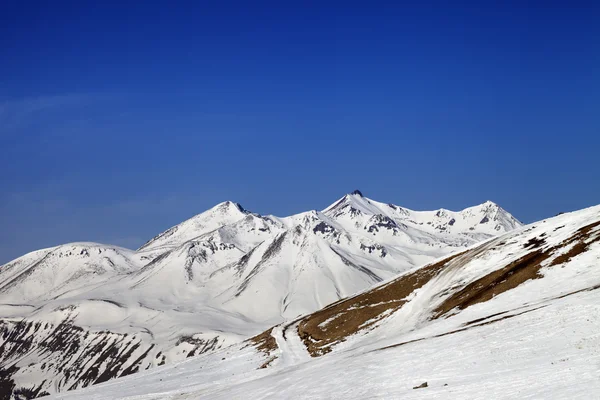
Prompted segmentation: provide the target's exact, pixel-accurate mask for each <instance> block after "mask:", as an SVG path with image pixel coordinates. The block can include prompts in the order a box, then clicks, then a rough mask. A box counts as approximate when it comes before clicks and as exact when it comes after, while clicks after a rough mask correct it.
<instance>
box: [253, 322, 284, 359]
mask: <svg viewBox="0 0 600 400" xmlns="http://www.w3.org/2000/svg"><path fill="white" fill-rule="evenodd" d="M272 331H273V328H271V329H268V330H266V331H264V332H263V333H261V334H259V335H256V336H254V337H251V338H250V339H248V341H249V342H250V343H251V344H250V345H253V346H254V347H255V348H256V349H257V350H259V351H262V352H263V353H265V354H266V355H268V356H269V355H271V352H272V351H275V350H277V341H276V340H275V338H274V337H273V336H271V332H272Z"/></svg>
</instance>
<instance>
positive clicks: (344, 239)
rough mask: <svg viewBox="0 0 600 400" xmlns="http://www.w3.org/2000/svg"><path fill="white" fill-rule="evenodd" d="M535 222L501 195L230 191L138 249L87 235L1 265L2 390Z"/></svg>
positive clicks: (254, 328) (91, 368) (174, 354)
mask: <svg viewBox="0 0 600 400" xmlns="http://www.w3.org/2000/svg"><path fill="white" fill-rule="evenodd" d="M520 225H521V224H520V223H519V222H518V221H517V220H516V219H514V218H513V217H512V216H511V215H510V214H509V213H507V212H506V211H504V210H503V209H502V208H500V207H499V206H497V205H496V204H494V203H491V202H486V203H484V204H482V205H479V206H475V207H471V208H468V209H465V210H463V211H459V212H452V211H448V210H436V211H430V212H428V211H412V210H408V209H405V208H402V207H399V206H396V205H393V204H385V203H380V202H376V201H374V200H371V199H368V198H366V197H364V196H363V195H362V194H361V193H360V192H354V193H351V194H348V195H346V196H344V197H342V198H341V199H339V200H338V201H336V202H335V203H333V204H332V205H331V206H330V207H327V208H326V209H325V210H323V211H309V212H305V213H301V214H297V215H293V216H290V217H284V218H279V217H274V216H262V215H258V214H255V213H251V212H249V211H247V210H245V209H244V208H243V207H241V206H240V205H239V204H237V203H233V202H224V203H221V204H218V205H217V206H215V207H213V208H212V209H210V210H208V211H206V212H204V213H201V214H199V215H196V216H194V217H193V218H190V219H189V220H187V221H184V222H183V223H181V224H179V225H176V226H174V227H172V228H170V229H168V230H167V231H165V232H163V233H161V234H159V235H157V236H156V237H155V238H153V239H152V240H150V241H149V242H148V243H146V244H145V245H143V246H142V247H141V248H140V249H138V250H137V251H132V250H127V249H123V248H119V247H116V246H110V245H101V244H96V243H73V244H67V245H63V246H58V247H55V248H50V249H44V250H40V251H37V252H33V253H30V254H27V255H25V256H23V257H21V258H19V259H17V260H15V261H13V262H10V263H8V264H6V265H4V266H2V267H0V368H1V370H0V372H1V373H0V399H1V398H10V397H11V396H12V397H17V396H21V397H28V398H32V397H36V396H39V395H41V394H45V393H55V392H60V391H64V390H69V389H76V388H81V387H84V386H87V385H90V384H94V383H100V382H104V381H106V380H109V379H112V378H115V377H122V376H126V375H129V374H131V373H134V372H138V371H142V370H145V369H148V368H151V367H155V366H159V365H164V364H169V363H172V362H175V361H180V360H183V359H185V358H187V357H191V356H194V355H198V354H201V353H205V352H208V351H212V350H215V349H218V348H221V347H223V346H228V345H231V344H234V343H238V342H240V341H242V340H244V339H247V338H249V337H251V336H254V335H256V334H258V333H259V332H261V331H263V330H264V329H266V328H268V327H270V326H273V325H276V324H279V323H282V322H283V321H286V320H293V319H294V318H297V317H298V316H300V315H304V314H307V313H310V312H313V311H316V310H318V309H321V308H322V307H324V306H326V305H328V304H330V303H333V302H335V301H338V300H339V299H341V298H343V297H346V296H349V295H352V294H354V293H356V292H358V291H361V290H364V289H366V288H369V287H371V286H373V285H375V284H377V283H379V282H381V281H384V280H386V279H389V278H392V277H394V276H396V275H397V274H398V273H401V272H404V271H406V270H408V269H411V268H414V267H415V266H418V265H421V264H423V263H426V262H430V261H432V260H434V259H436V258H438V257H440V256H444V255H447V254H450V253H453V252H455V251H457V250H461V249H465V248H466V247H468V246H471V245H473V244H475V243H477V242H479V241H480V240H483V239H488V238H490V237H492V236H493V235H496V234H500V233H504V232H507V231H510V230H512V229H514V228H517V227H519V226H520Z"/></svg>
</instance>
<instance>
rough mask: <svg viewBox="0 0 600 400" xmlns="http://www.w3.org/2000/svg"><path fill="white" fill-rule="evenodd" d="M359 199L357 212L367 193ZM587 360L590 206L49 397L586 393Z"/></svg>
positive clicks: (593, 217) (599, 284)
mask: <svg viewBox="0 0 600 400" xmlns="http://www.w3.org/2000/svg"><path fill="white" fill-rule="evenodd" d="M353 200H354V199H353V198H349V199H345V200H344V201H342V202H340V203H339V204H338V205H336V206H334V207H332V208H329V209H328V210H326V211H325V212H324V213H323V214H325V215H328V216H329V217H330V218H332V217H333V215H335V213H336V212H337V211H334V210H344V209H346V208H349V207H346V206H345V205H344V204H345V202H346V201H353ZM360 201H361V203H358V199H357V204H361V205H363V206H364V207H363V208H361V209H360V210H361V213H365V214H366V213H367V209H368V207H367V206H368V205H370V204H373V202H370V201H366V200H360ZM363 201H364V204H362V202H363ZM354 208H355V209H356V210H359V208H357V207H354ZM377 209H378V210H379V208H377ZM482 210H487V211H489V210H490V206H489V205H484V206H482V207H476V208H475V209H472V210H470V211H467V212H464V213H459V214H462V215H465V216H471V215H473V218H474V220H477V219H478V218H480V217H481V215H477V216H475V215H476V214H477V212H478V211H482ZM487 211H486V212H487ZM347 214H348V215H350V214H351V211H350V210H348V211H347ZM371 214H372V212H371ZM408 214H412V213H411V212H408ZM433 214H436V213H433ZM355 215H356V212H355ZM421 215H427V214H421ZM388 216H389V217H390V218H391V216H390V215H388ZM452 218H456V217H455V216H452ZM488 218H490V220H493V218H494V214H493V213H491V214H490V215H489V216H488ZM363 219H364V220H368V219H369V218H368V217H367V216H364V217H363ZM392 220H394V221H395V219H393V218H392ZM498 220H500V217H498V219H497V221H498ZM509 220H510V219H509ZM458 221H459V220H458V219H457V220H456V222H455V224H456V225H458V226H461V224H463V223H464V226H466V227H469V226H470V222H468V221H465V220H462V221H461V224H459V223H458ZM415 222H416V224H417V225H418V224H419V221H418V220H416V221H415ZM398 223H400V222H398ZM413 225H414V224H413ZM425 225H428V224H427V222H425ZM407 226H409V225H408V224H407ZM355 228H356V229H355V232H357V231H359V230H360V229H364V225H361V224H359V225H357V226H355ZM433 229H435V227H434V228H433ZM468 229H469V228H467V230H468ZM368 230H369V229H368V227H367V231H368ZM388 233H389V232H388ZM390 237H394V236H393V235H390ZM390 254H391V252H390ZM599 360H600V206H596V207H592V208H588V209H585V210H581V211H577V212H573V213H568V214H563V215H560V216H557V217H555V218H551V219H547V220H543V221H539V222H537V223H534V224H532V225H528V226H525V227H521V228H518V229H516V230H514V231H513V232H509V233H505V234H503V235H500V236H499V237H496V238H492V239H489V240H487V241H485V242H483V243H479V244H476V245H473V246H471V247H470V248H469V249H462V250H459V251H456V252H454V253H453V254H452V255H447V256H444V257H441V258H439V259H437V260H435V261H433V262H430V263H428V264H425V265H423V266H421V267H417V268H412V269H409V270H407V271H405V272H404V273H402V274H400V275H398V276H397V277H395V278H393V279H390V280H387V281H385V282H382V283H380V284H379V285H377V286H375V287H372V288H369V289H365V290H363V291H362V292H360V293H358V294H355V295H353V296H351V297H348V298H346V299H343V300H340V301H337V302H335V303H333V304H330V305H328V306H326V307H324V308H322V309H320V310H318V311H316V312H314V313H311V314H308V315H302V316H300V317H298V318H295V319H293V320H288V321H286V322H284V323H282V324H278V325H275V326H274V327H272V328H269V329H267V330H266V331H264V332H263V333H261V334H259V335H256V336H255V337H253V338H251V339H249V340H246V341H245V342H243V343H239V344H235V345H232V346H230V347H227V348H224V349H221V350H218V351H215V352H211V353H209V354H204V355H201V356H199V357H194V358H193V359H189V360H186V361H183V362H177V363H174V364H172V365H169V366H165V367H163V368H156V369H154V370H152V371H144V372H141V373H139V374H136V375H132V376H129V377H126V378H123V379H117V380H115V381H112V382H107V383H105V384H101V385H98V386H94V387H90V388H87V389H83V390H77V391H73V392H68V393H63V394H60V395H58V396H57V397H55V398H59V399H65V400H76V399H82V400H83V399H95V400H109V399H110V400H113V399H138V400H150V399H200V398H210V399H227V400H229V399H321V398H328V399H365V398H382V399H383V398H385V399H484V398H485V399H488V398H489V399H516V398H519V399H520V398H528V399H595V398H599V397H600V379H599V374H600V364H599Z"/></svg>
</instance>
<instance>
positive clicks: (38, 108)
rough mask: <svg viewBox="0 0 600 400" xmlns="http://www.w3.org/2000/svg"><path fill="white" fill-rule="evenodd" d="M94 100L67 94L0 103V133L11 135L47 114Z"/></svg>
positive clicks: (81, 95)
mask: <svg viewBox="0 0 600 400" xmlns="http://www.w3.org/2000/svg"><path fill="white" fill-rule="evenodd" d="M92 99H93V96H91V95H88V94H67V95H54V96H37V97H27V98H21V99H11V100H4V101H0V132H4V133H7V134H10V133H11V132H15V131H17V130H19V129H20V128H23V127H25V126H27V125H28V124H30V123H32V122H33V121H35V120H36V119H37V118H39V117H40V116H42V115H43V114H44V113H45V112H49V111H59V110H64V109H65V108H69V107H73V106H77V105H82V104H86V103H88V102H90V101H91V100H92Z"/></svg>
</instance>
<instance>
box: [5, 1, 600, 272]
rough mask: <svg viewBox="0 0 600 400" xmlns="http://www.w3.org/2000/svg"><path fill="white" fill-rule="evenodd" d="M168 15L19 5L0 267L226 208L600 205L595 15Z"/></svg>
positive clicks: (475, 10) (300, 6)
mask: <svg viewBox="0 0 600 400" xmlns="http://www.w3.org/2000/svg"><path fill="white" fill-rule="evenodd" d="M80 3H86V4H80ZM107 3H112V2H107ZM150 3H152V4H144V5H143V6H140V5H139V4H140V3H139V2H121V4H119V5H116V4H114V5H102V4H92V3H90V2H72V3H66V2H60V1H59V2H52V3H45V2H39V4H31V3H29V4H24V2H17V1H9V2H3V3H2V5H0V13H2V15H3V23H2V24H0V49H1V50H2V51H1V52H0V54H1V62H0V157H1V159H2V168H1V169H0V185H1V186H0V221H1V225H2V229H0V263H1V262H5V261H8V260H10V259H12V258H14V257H17V256H19V255H21V254H23V253H25V252H27V251H31V250H34V249H37V248H40V247H47V246H52V245H57V244H60V243H65V242H70V241H83V240H86V241H100V242H108V243H113V244H119V245H123V246H126V247H137V246H139V245H140V244H142V243H143V242H144V241H145V240H147V239H149V238H151V237H152V236H154V235H155V234H157V233H159V232H160V231H162V230H164V229H166V228H168V227H169V226H172V225H174V224H176V223H179V222H180V221H182V220H184V219H185V218H188V217H190V216H192V215H194V214H196V213H198V212H201V211H203V210H205V209H207V208H209V207H211V206H212V205H214V204H216V203H218V202H221V201H224V200H234V201H237V202H239V203H241V204H242V205H243V206H244V207H245V208H247V209H250V210H253V211H256V212H259V213H265V214H266V213H272V214H276V215H287V214H291V213H295V212H300V211H305V210H308V209H320V208H324V207H325V206H327V205H328V204H329V203H332V202H333V201H335V200H336V199H337V198H339V197H341V196H342V195H343V194H344V193H347V192H349V191H351V190H354V189H356V188H358V189H360V190H362V191H363V193H365V195H367V196H368V197H371V198H374V199H376V200H380V201H386V202H393V203H396V204H399V205H403V206H406V207H409V208H413V209H436V208H440V207H444V208H449V209H462V208H464V207H467V206H470V205H474V204H478V203H481V202H483V201H485V200H488V199H490V200H493V201H495V202H497V203H499V204H500V205H502V206H503V207H504V208H506V209H507V210H509V211H510V212H512V213H513V214H514V215H515V216H516V217H517V218H519V219H521V220H522V221H525V222H531V221H535V220H538V219H541V218H544V217H548V216H552V215H554V214H556V213H558V212H561V211H567V210H574V209H578V208H582V207H585V206H590V205H594V204H597V203H600V200H599V199H600V185H598V182H599V181H600V179H599V178H600V176H599V175H600V167H599V166H598V149H599V146H600V139H599V137H600V112H599V110H600V24H598V21H599V20H600V9H599V7H598V6H597V5H595V4H594V3H593V2H588V3H583V2H581V3H577V2H563V3H562V4H561V3H559V2H539V3H537V4H536V3H531V2H528V7H525V6H524V5H523V4H524V2H502V4H500V2H498V4H496V5H492V4H493V3H494V2H488V5H487V6H482V5H481V3H480V2H472V3H460V2H459V3H455V4H453V5H452V6H449V5H448V4H447V3H448V2H438V3H435V2H418V3H419V5H412V4H408V3H405V4H402V2H396V3H398V4H396V5H392V4H390V3H392V2H381V3H377V2H368V4H369V7H368V8H365V6H364V5H365V4H367V3H364V2H363V3H362V6H361V5H359V4H358V3H352V2H346V3H333V2H331V3H326V2H321V1H319V2H298V3H296V4H295V5H293V6H292V5H290V4H287V3H289V2H252V4H250V2H227V1H224V2H212V4H209V2H194V3H191V2H190V3H188V4H186V3H184V2H181V3H178V4H176V5H174V4H173V3H172V2H162V3H161V2H150ZM415 3H417V2H415ZM478 4H479V5H478Z"/></svg>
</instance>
